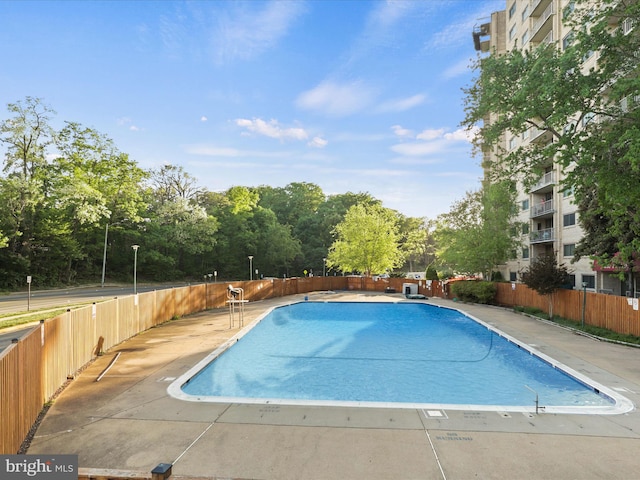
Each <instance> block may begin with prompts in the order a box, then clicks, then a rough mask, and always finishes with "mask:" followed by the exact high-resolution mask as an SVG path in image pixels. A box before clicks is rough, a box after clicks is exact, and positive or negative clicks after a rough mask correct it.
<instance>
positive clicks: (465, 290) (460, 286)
mask: <svg viewBox="0 0 640 480" xmlns="http://www.w3.org/2000/svg"><path fill="white" fill-rule="evenodd" d="M451 293H452V294H453V296H454V297H455V298H458V299H459V300H461V301H463V302H470V303H481V304H489V303H493V302H494V299H495V297H496V285H495V283H493V282H484V281H478V280H460V281H457V282H453V283H452V284H451Z"/></svg>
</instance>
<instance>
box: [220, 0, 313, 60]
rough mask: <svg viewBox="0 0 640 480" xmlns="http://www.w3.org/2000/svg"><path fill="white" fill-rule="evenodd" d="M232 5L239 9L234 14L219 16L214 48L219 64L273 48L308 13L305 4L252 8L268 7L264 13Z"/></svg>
mask: <svg viewBox="0 0 640 480" xmlns="http://www.w3.org/2000/svg"><path fill="white" fill-rule="evenodd" d="M232 5H233V6H234V7H235V8H233V9H232V10H231V11H228V12H215V16H216V28H215V30H214V31H213V32H212V38H211V45H212V46H213V47H214V49H215V52H214V54H215V59H216V61H217V62H219V63H223V62H224V61H226V60H228V59H234V58H241V59H248V58H252V57H255V56H256V55H259V54H261V53H262V52H264V51H266V50H268V49H270V48H272V47H273V46H274V45H276V44H277V43H278V41H279V40H280V39H282V38H283V37H284V36H285V35H286V34H287V32H288V30H289V28H291V26H292V24H293V23H294V22H295V20H296V19H297V18H298V17H299V16H300V15H301V14H302V13H303V12H304V11H305V6H304V3H303V2H282V1H269V2H263V3H256V4H253V5H252V6H255V5H260V6H264V7H263V8H260V9H258V8H250V9H248V8H243V7H242V4H239V5H238V4H232Z"/></svg>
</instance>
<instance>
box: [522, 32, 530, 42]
mask: <svg viewBox="0 0 640 480" xmlns="http://www.w3.org/2000/svg"><path fill="white" fill-rule="evenodd" d="M528 41H529V30H525V32H524V33H523V34H522V46H524V45H526V43H527V42H528Z"/></svg>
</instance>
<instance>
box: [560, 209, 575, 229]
mask: <svg viewBox="0 0 640 480" xmlns="http://www.w3.org/2000/svg"><path fill="white" fill-rule="evenodd" d="M575 224H576V213H575V212H573V213H567V214H566V215H563V217H562V225H563V226H564V227H570V226H571V225H575Z"/></svg>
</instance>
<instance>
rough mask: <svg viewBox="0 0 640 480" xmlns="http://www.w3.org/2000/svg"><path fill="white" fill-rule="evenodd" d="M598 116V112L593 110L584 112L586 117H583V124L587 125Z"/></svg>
mask: <svg viewBox="0 0 640 480" xmlns="http://www.w3.org/2000/svg"><path fill="white" fill-rule="evenodd" d="M595 117H596V114H595V113H593V112H587V113H585V114H584V117H582V126H583V127H586V126H587V125H588V124H589V122H591V120H593V119H594V118H595Z"/></svg>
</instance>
